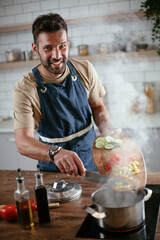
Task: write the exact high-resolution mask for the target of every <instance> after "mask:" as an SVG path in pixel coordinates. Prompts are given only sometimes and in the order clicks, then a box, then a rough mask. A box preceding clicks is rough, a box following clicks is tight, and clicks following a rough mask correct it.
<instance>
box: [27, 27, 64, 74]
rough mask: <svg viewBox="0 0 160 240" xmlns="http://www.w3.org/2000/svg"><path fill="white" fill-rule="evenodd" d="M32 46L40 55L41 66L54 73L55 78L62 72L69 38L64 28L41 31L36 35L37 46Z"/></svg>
mask: <svg viewBox="0 0 160 240" xmlns="http://www.w3.org/2000/svg"><path fill="white" fill-rule="evenodd" d="M33 45H34V46H33ZM32 47H33V50H34V51H36V54H38V55H39V56H40V60H41V64H42V66H43V67H44V68H45V69H46V70H48V71H49V72H50V73H51V74H53V75H55V76H54V77H55V78H58V77H60V76H61V75H62V74H63V73H64V71H65V67H66V63H67V61H68V53H69V39H68V37H67V33H66V31H65V30H61V31H57V32H51V33H48V32H41V33H40V34H39V36H38V46H36V45H35V44H32ZM34 47H35V48H34Z"/></svg>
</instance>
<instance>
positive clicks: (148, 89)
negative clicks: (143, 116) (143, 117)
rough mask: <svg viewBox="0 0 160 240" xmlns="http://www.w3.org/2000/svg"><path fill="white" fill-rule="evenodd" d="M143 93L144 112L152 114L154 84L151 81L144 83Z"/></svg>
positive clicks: (153, 109) (153, 108) (153, 110)
mask: <svg viewBox="0 0 160 240" xmlns="http://www.w3.org/2000/svg"><path fill="white" fill-rule="evenodd" d="M144 93H145V95H146V98H147V99H146V113H148V114H152V113H154V112H155V104H154V85H153V83H151V82H146V83H144Z"/></svg>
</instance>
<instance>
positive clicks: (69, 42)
mask: <svg viewBox="0 0 160 240" xmlns="http://www.w3.org/2000/svg"><path fill="white" fill-rule="evenodd" d="M67 42H68V48H70V40H69V38H68V40H67Z"/></svg>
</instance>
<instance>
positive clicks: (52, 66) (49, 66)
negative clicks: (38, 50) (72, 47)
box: [40, 56, 68, 75]
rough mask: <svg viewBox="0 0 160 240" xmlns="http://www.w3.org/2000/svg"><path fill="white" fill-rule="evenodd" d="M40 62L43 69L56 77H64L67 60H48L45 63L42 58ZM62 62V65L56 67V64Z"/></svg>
mask: <svg viewBox="0 0 160 240" xmlns="http://www.w3.org/2000/svg"><path fill="white" fill-rule="evenodd" d="M40 61H41V64H42V65H43V67H44V68H45V69H46V70H47V71H49V72H50V73H52V74H54V75H62V74H63V73H64V71H65V69H66V64H67V61H68V59H67V58H60V59H48V60H47V61H44V60H43V59H42V58H41V56H40ZM58 62H60V64H58V65H56V63H58Z"/></svg>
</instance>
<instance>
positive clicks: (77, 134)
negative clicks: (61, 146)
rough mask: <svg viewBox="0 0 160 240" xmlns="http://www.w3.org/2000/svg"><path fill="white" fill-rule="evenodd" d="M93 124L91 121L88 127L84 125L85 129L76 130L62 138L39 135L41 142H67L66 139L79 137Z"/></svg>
mask: <svg viewBox="0 0 160 240" xmlns="http://www.w3.org/2000/svg"><path fill="white" fill-rule="evenodd" d="M92 126H93V123H91V124H90V125H89V126H88V127H86V128H85V129H83V130H81V131H79V132H77V133H74V134H72V135H70V136H68V137H64V138H47V137H43V136H41V135H39V137H40V138H41V139H42V141H43V142H46V143H62V142H68V141H71V140H73V139H74V138H76V137H81V136H82V135H84V134H85V133H87V132H88V131H89V130H90V129H91V127H92Z"/></svg>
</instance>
